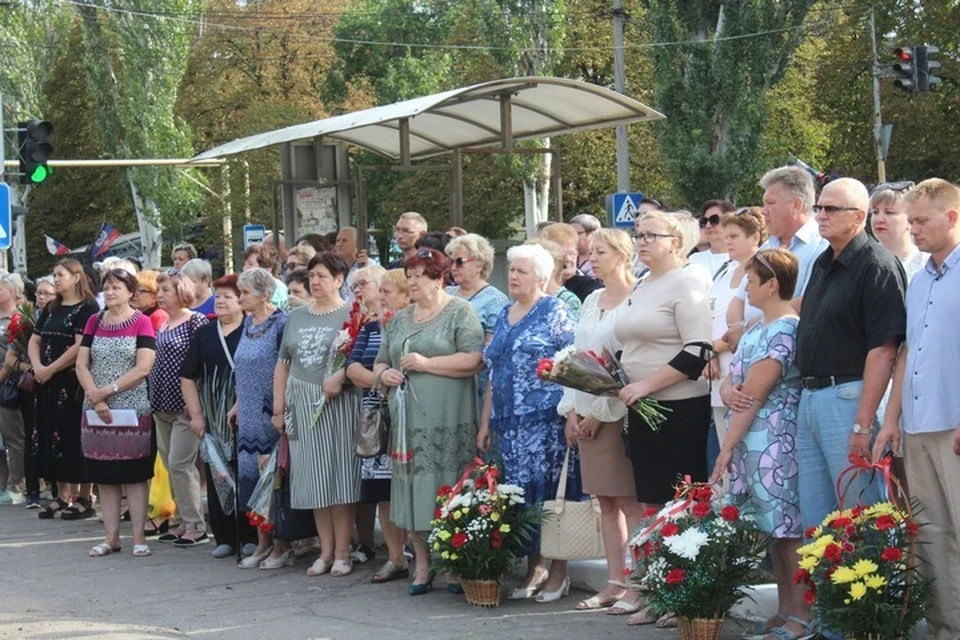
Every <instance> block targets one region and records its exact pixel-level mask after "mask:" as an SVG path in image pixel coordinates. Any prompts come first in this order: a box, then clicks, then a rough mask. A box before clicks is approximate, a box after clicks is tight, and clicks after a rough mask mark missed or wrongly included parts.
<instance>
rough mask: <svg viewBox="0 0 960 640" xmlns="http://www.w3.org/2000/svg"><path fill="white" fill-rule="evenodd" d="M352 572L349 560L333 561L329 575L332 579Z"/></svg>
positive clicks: (351, 564) (351, 563)
mask: <svg viewBox="0 0 960 640" xmlns="http://www.w3.org/2000/svg"><path fill="white" fill-rule="evenodd" d="M352 572H353V562H352V561H350V560H334V561H333V568H332V569H331V570H330V575H332V576H333V577H334V578H339V577H341V576H346V575H349V574H351V573H352Z"/></svg>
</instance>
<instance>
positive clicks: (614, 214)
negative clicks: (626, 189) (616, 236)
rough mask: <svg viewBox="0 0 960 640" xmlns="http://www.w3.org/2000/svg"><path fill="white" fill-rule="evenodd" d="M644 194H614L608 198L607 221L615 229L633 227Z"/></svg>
mask: <svg viewBox="0 0 960 640" xmlns="http://www.w3.org/2000/svg"><path fill="white" fill-rule="evenodd" d="M641 200H643V194H642V193H614V194H611V195H608V196H607V220H609V221H610V223H611V224H612V225H613V226H614V227H627V228H630V227H633V221H634V219H635V218H636V217H637V207H639V206H640V201H641Z"/></svg>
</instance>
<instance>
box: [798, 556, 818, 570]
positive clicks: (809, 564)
mask: <svg viewBox="0 0 960 640" xmlns="http://www.w3.org/2000/svg"><path fill="white" fill-rule="evenodd" d="M818 564H820V560H819V559H818V558H817V557H816V556H804V558H803V560H801V561H800V562H799V565H800V568H801V569H806V570H807V571H813V570H814V569H815V568H816V566H817V565H818Z"/></svg>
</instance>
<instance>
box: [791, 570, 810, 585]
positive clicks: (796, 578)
mask: <svg viewBox="0 0 960 640" xmlns="http://www.w3.org/2000/svg"><path fill="white" fill-rule="evenodd" d="M808 582H810V572H809V571H807V570H806V569H797V572H796V573H795V574H793V584H807V583H808Z"/></svg>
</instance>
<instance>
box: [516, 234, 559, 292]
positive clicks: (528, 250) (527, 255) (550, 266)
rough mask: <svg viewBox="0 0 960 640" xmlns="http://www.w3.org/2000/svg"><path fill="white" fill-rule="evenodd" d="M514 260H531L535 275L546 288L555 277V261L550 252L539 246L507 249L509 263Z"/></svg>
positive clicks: (530, 245) (520, 246)
mask: <svg viewBox="0 0 960 640" xmlns="http://www.w3.org/2000/svg"><path fill="white" fill-rule="evenodd" d="M514 260H529V261H530V262H531V263H533V273H534V275H535V276H537V280H538V281H539V282H541V283H542V284H543V285H544V286H545V285H546V283H548V282H550V278H551V277H552V276H553V271H554V266H555V265H554V261H553V257H552V256H551V255H550V252H549V251H547V250H546V249H544V248H543V247H542V246H541V245H539V244H521V245H517V246H515V247H510V248H509V249H507V262H508V263H510V264H513V262H514Z"/></svg>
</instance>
